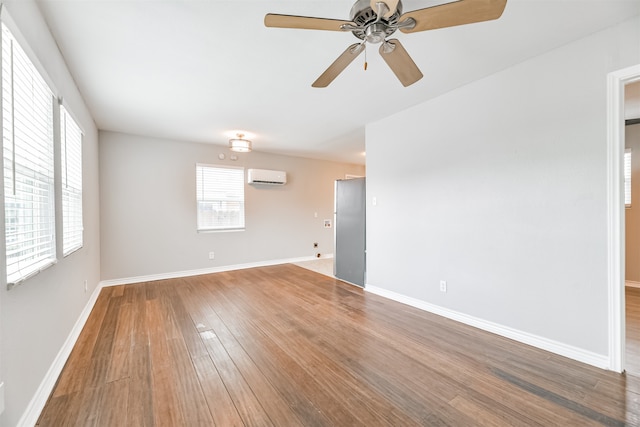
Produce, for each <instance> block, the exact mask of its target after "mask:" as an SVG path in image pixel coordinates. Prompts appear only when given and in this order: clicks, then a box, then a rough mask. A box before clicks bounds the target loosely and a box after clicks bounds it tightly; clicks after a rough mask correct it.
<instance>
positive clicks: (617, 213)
mask: <svg viewBox="0 0 640 427" xmlns="http://www.w3.org/2000/svg"><path fill="white" fill-rule="evenodd" d="M638 81H640V64H639V65H635V66H632V67H628V68H625V69H623V70H619V71H615V72H612V73H609V75H608V76H607V255H608V256H607V259H608V290H609V292H608V296H609V299H608V300H609V325H608V329H609V369H611V370H612V371H616V372H622V371H623V370H624V369H625V348H626V345H625V325H626V320H625V315H626V310H625V301H626V298H625V259H624V258H625V211H624V209H625V208H624V191H623V186H624V183H623V176H624V174H623V172H624V160H623V159H624V150H625V140H624V139H625V138H624V136H625V129H624V125H625V123H624V111H625V108H624V99H625V93H624V90H625V86H627V85H628V84H632V83H635V82H638Z"/></svg>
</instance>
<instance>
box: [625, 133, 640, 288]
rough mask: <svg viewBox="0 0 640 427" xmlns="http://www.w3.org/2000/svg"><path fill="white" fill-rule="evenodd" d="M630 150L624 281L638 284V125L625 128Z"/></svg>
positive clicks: (639, 159) (639, 205)
mask: <svg viewBox="0 0 640 427" xmlns="http://www.w3.org/2000/svg"><path fill="white" fill-rule="evenodd" d="M625 148H631V207H630V208H627V209H625V276H624V277H625V280H630V281H633V282H640V124H635V125H629V126H625Z"/></svg>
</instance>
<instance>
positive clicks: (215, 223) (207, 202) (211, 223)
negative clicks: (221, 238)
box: [196, 164, 244, 231]
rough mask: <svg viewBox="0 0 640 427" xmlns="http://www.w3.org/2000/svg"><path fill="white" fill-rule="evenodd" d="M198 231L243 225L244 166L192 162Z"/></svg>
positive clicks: (232, 228) (228, 228) (240, 226)
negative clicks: (194, 165)
mask: <svg viewBox="0 0 640 427" xmlns="http://www.w3.org/2000/svg"><path fill="white" fill-rule="evenodd" d="M196 190H197V191H196V193H197V203H198V231H206V230H241V229H244V168H226V167H218V166H209V165H201V164H198V165H196Z"/></svg>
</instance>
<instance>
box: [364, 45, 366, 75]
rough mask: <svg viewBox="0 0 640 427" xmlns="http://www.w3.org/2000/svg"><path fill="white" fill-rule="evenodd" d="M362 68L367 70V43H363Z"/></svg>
mask: <svg viewBox="0 0 640 427" xmlns="http://www.w3.org/2000/svg"><path fill="white" fill-rule="evenodd" d="M364 70H365V71H367V45H366V44H365V45H364Z"/></svg>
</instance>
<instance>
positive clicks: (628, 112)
mask: <svg viewBox="0 0 640 427" xmlns="http://www.w3.org/2000/svg"><path fill="white" fill-rule="evenodd" d="M624 120H625V135H624V137H625V152H624V159H625V163H624V172H625V236H624V239H625V273H624V281H625V292H624V294H625V304H624V308H625V358H624V361H625V365H624V368H625V371H626V372H627V373H628V374H633V375H636V376H640V81H636V82H633V83H628V84H627V85H625V87H624Z"/></svg>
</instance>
